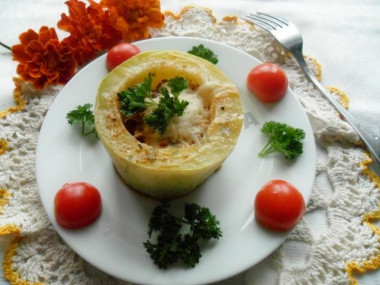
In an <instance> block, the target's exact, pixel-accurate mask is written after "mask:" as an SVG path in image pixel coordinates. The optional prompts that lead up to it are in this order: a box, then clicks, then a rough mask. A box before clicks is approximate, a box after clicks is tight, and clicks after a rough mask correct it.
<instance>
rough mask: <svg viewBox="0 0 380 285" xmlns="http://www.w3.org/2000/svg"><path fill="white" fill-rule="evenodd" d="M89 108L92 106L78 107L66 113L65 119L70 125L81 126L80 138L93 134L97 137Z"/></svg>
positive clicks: (92, 114) (92, 115)
mask: <svg viewBox="0 0 380 285" xmlns="http://www.w3.org/2000/svg"><path fill="white" fill-rule="evenodd" d="M91 108H92V104H84V105H79V106H77V107H76V108H75V109H74V110H72V111H70V112H69V113H67V115H66V119H67V121H68V123H69V124H70V125H76V124H79V125H80V126H81V135H82V136H88V135H91V134H94V135H95V136H96V137H98V135H97V133H96V129H95V120H94V113H93V112H92V110H91Z"/></svg>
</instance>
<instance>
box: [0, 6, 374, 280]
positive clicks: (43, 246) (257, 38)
mask: <svg viewBox="0 0 380 285" xmlns="http://www.w3.org/2000/svg"><path fill="white" fill-rule="evenodd" d="M151 35H152V37H163V36H194V37H203V38H207V39H213V40H216V41H220V42H223V43H226V44H229V45H232V46H234V47H237V48H240V49H242V50H245V51H246V52H248V53H250V54H252V55H253V56H255V57H257V58H259V59H260V60H262V61H271V62H275V63H277V64H279V65H281V66H282V67H283V68H284V69H285V71H286V73H287V75H288V78H289V82H290V87H291V88H292V89H293V91H294V94H295V95H296V97H297V98H298V100H299V101H300V102H301V104H302V105H303V107H304V108H305V111H306V113H307V115H308V117H309V119H310V122H311V124H312V127H313V131H314V134H315V139H316V143H317V145H318V165H317V173H316V180H315V184H314V188H313V192H312V196H311V199H310V201H309V203H308V207H307V214H306V215H305V217H304V218H303V220H302V221H301V222H300V223H299V224H298V225H297V226H296V228H295V229H294V230H293V231H292V232H291V234H290V236H289V237H288V239H287V240H286V241H285V243H284V244H283V245H282V246H281V247H280V248H279V249H277V250H276V251H275V252H274V253H273V254H272V255H271V256H269V257H268V258H267V259H266V260H264V261H263V262H261V263H260V264H258V265H256V266H254V267H253V268H252V269H250V270H248V271H246V272H243V273H241V274H239V275H238V276H235V277H233V278H231V279H230V280H226V281H223V282H222V283H223V284H244V283H245V284H270V282H275V283H278V284H287V285H288V284H348V283H350V281H351V282H352V283H355V280H354V279H353V275H352V272H353V271H366V270H369V269H371V267H372V268H378V267H379V260H380V257H379V246H380V244H379V236H378V233H377V232H379V230H378V229H377V227H376V226H374V225H373V224H371V221H372V220H371V219H372V218H377V217H378V216H379V213H378V212H379V208H378V204H379V201H380V194H379V188H380V186H379V185H380V184H379V178H378V177H376V176H374V175H373V174H372V173H371V172H370V171H369V170H368V168H367V166H366V165H367V163H368V156H367V155H366V153H365V152H364V151H363V150H362V149H361V148H359V147H358V146H357V142H358V137H357V135H356V133H355V132H354V131H353V130H352V129H351V127H350V126H349V125H348V124H346V123H345V122H344V121H342V120H341V119H340V118H339V116H338V115H337V114H336V112H335V111H334V109H333V108H332V107H331V106H330V105H329V104H328V103H327V101H325V100H324V99H323V98H322V97H321V95H320V94H319V93H318V92H317V91H315V90H314V89H313V87H312V85H311V84H310V83H309V82H308V81H307V80H306V79H305V77H304V76H303V74H302V72H301V70H300V69H299V68H298V66H297V64H296V62H295V61H294V60H293V59H292V58H291V57H289V55H288V54H286V53H284V51H283V50H282V49H281V48H280V47H279V46H277V45H276V43H275V42H274V41H273V39H272V38H271V36H269V35H268V34H267V33H266V32H264V31H262V30H260V29H255V28H253V27H252V26H251V25H249V24H245V23H238V22H237V20H236V19H235V18H233V17H227V18H225V19H223V20H220V21H217V19H215V17H214V16H213V15H212V13H211V11H209V10H208V9H205V8H200V7H191V8H187V9H184V10H183V11H182V13H181V14H180V15H179V16H175V15H172V14H168V15H167V16H166V20H165V26H164V27H163V28H162V29H154V30H151ZM307 60H308V64H309V65H310V68H311V69H312V71H313V72H314V74H316V75H318V76H319V75H320V74H319V73H320V67H319V66H318V64H317V62H316V61H315V60H313V59H311V58H307ZM59 89H60V88H59V87H49V88H46V89H45V90H43V91H42V92H41V93H40V94H36V93H38V92H36V91H35V90H33V89H31V88H30V87H28V86H26V85H21V86H20V92H21V94H22V96H23V98H25V99H26V100H27V104H26V106H25V108H24V110H23V111H19V112H13V113H10V114H8V115H7V116H6V117H5V118H2V119H0V146H1V148H0V149H1V150H2V152H1V155H0V210H1V215H0V234H2V235H13V237H14V238H13V240H12V242H11V244H10V247H9V250H8V251H7V253H6V256H5V258H4V265H3V267H4V271H5V276H6V278H8V279H9V280H10V282H11V283H13V284H24V283H22V282H27V283H25V284H29V283H33V282H42V283H45V284H128V283H127V282H123V281H120V280H117V279H115V278H113V277H111V276H109V275H107V274H105V273H103V272H100V271H98V270H97V269H95V268H93V267H91V266H90V265H88V264H87V263H86V262H84V261H83V260H82V259H81V258H80V257H78V256H77V255H76V254H75V253H74V252H73V251H72V250H71V249H70V248H69V247H68V246H66V245H65V244H64V243H63V242H62V240H61V239H60V238H59V236H58V235H57V233H56V232H55V231H54V229H53V227H52V226H51V224H50V223H49V221H48V218H47V216H46V214H45V211H44V209H43V207H42V204H41V202H40V199H39V195H38V190H37V185H36V180H35V173H34V172H35V168H34V167H35V165H34V161H35V151H36V143H37V138H38V134H39V128H40V126H41V124H42V121H43V119H44V115H45V114H46V111H47V110H48V108H49V106H50V105H51V103H52V102H53V100H54V98H55V95H56V94H57V93H58V91H59ZM332 94H333V95H334V96H337V97H338V98H340V94H339V92H336V91H333V92H332ZM252 254H254V252H253V253H252ZM226 258H228V257H226ZM376 258H377V259H376ZM28 282H29V283H28Z"/></svg>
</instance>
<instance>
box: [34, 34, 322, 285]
mask: <svg viewBox="0 0 380 285" xmlns="http://www.w3.org/2000/svg"><path fill="white" fill-rule="evenodd" d="M201 43H202V44H204V45H205V46H206V47H208V48H210V49H212V50H213V51H214V52H215V53H216V54H217V55H218V57H219V63H218V64H217V65H218V66H219V68H221V69H222V70H223V71H224V72H225V73H226V74H227V75H228V76H229V77H230V78H231V80H232V81H233V82H234V83H235V84H236V85H237V86H238V88H239V91H240V93H241V97H242V101H243V104H244V110H245V120H244V126H243V128H242V132H241V134H240V137H239V140H238V143H237V145H236V148H235V150H234V151H233V152H232V153H231V155H230V156H229V157H228V158H227V160H226V161H225V162H224V164H223V166H222V167H221V168H220V169H219V170H218V171H217V172H216V173H215V174H213V175H212V176H211V177H210V178H209V179H208V180H207V181H206V182H205V183H204V184H202V185H201V186H200V187H199V188H198V189H197V190H196V191H194V192H193V193H191V194H189V195H187V196H185V197H182V198H180V199H177V200H175V201H173V202H172V203H171V204H172V208H173V209H174V210H175V211H178V213H179V212H180V211H181V210H182V209H183V205H184V203H185V202H195V203H197V204H199V205H201V206H205V207H208V208H210V210H211V212H212V213H214V214H215V215H216V217H217V218H218V220H219V221H220V225H221V229H222V231H223V237H222V238H221V239H220V240H218V241H216V242H211V243H210V244H209V245H208V246H207V247H206V248H203V251H202V258H201V260H200V263H199V264H197V265H196V267H195V268H192V269H188V268H183V267H180V266H177V267H174V268H172V269H168V270H161V269H158V268H157V267H156V266H155V265H154V264H153V262H152V261H151V259H150V257H149V255H148V254H147V253H146V251H145V248H144V247H143V242H145V241H146V240H147V239H148V236H147V225H148V220H149V217H150V215H151V213H152V211H153V209H154V207H155V206H157V205H158V202H156V201H154V200H152V199H150V198H147V197H144V196H142V195H140V194H138V193H136V192H135V191H133V190H131V189H129V188H128V187H127V186H125V185H124V184H123V182H122V181H121V180H120V179H119V177H118V175H117V174H116V172H115V170H114V168H113V166H112V162H111V159H110V158H109V156H108V154H107V153H106V151H105V149H104V148H103V145H102V143H101V142H100V141H94V140H91V139H89V138H81V137H80V135H79V130H78V129H76V128H75V127H73V126H70V125H69V124H68V123H67V120H66V114H67V113H68V112H69V111H71V110H72V109H74V108H76V106H78V105H82V104H85V103H92V104H94V103H95V97H96V93H97V88H98V85H99V83H100V81H101V80H102V78H103V77H104V76H105V75H106V73H107V70H106V67H105V56H104V55H103V56H101V57H99V58H98V59H96V60H94V61H93V62H91V63H90V64H88V65H87V66H86V67H85V68H83V69H82V70H81V71H80V72H79V73H78V74H77V75H76V76H75V77H74V78H73V79H72V80H71V81H70V82H69V83H68V84H67V85H66V86H65V87H64V88H63V89H62V91H61V92H60V94H59V95H58V97H57V98H56V100H55V102H54V103H53V105H52V106H51V107H50V109H49V111H48V113H47V115H46V118H45V121H44V123H43V126H42V128H41V132H40V137H39V140H38V148H37V161H36V163H37V166H36V168H37V172H36V174H37V182H38V187H39V192H40V196H41V200H42V203H43V205H44V207H45V209H46V212H47V214H48V216H49V218H50V220H51V222H52V223H53V225H54V226H55V228H56V230H57V232H58V233H59V235H60V236H61V237H62V238H63V239H64V240H65V241H66V242H67V244H68V245H69V246H70V247H71V248H72V249H73V250H74V251H75V252H77V253H78V254H79V255H80V256H81V257H83V258H84V259H85V260H87V261H88V262H90V263H91V264H93V265H94V266H96V267H97V268H99V269H101V270H103V271H105V272H107V273H109V274H111V275H113V276H115V277H118V278H120V279H124V280H128V281H131V282H136V283H148V284H165V285H168V284H176V285H178V284H204V283H209V282H215V281H218V280H222V279H225V278H228V277H230V276H232V275H235V274H237V273H239V272H242V271H243V270H245V269H247V268H249V267H250V266H252V265H254V264H256V263H257V262H259V261H261V260H262V259H264V258H265V257H266V256H268V255H269V254H270V253H271V252H272V251H274V250H275V249H276V248H277V247H278V246H279V245H280V244H281V243H282V242H283V240H284V239H285V238H286V236H287V234H288V233H286V232H285V233H277V232H271V231H267V230H265V229H263V228H262V227H260V226H259V225H258V224H257V223H256V221H255V219H254V213H253V201H254V198H255V195H256V193H257V191H258V190H259V188H260V187H261V186H262V185H264V184H265V183H266V182H267V181H268V180H271V179H284V180H287V181H289V182H290V183H292V184H294V185H295V186H296V187H297V188H298V189H299V190H300V191H301V192H302V194H303V196H304V198H305V200H306V201H308V200H309V196H310V193H311V189H312V184H313V181H314V175H315V155H316V154H315V143H314V139H313V133H312V130H311V127H310V124H309V121H308V118H307V116H306V114H305V112H304V111H303V109H302V107H301V105H300V104H299V103H298V101H297V100H296V98H295V97H294V95H293V94H292V92H291V91H290V90H288V93H287V95H286V96H285V97H284V98H283V100H281V101H280V102H278V103H276V104H272V105H264V104H261V103H260V102H259V101H257V100H256V99H255V98H254V96H253V95H252V94H250V93H249V91H248V90H247V88H246V85H245V81H246V76H247V74H248V72H249V70H250V69H252V68H253V67H254V66H256V65H257V64H259V63H260V61H259V60H257V59H255V58H254V57H252V56H250V55H248V54H247V53H245V52H243V51H241V50H238V49H236V48H233V47H230V46H227V45H224V44H221V43H217V42H213V41H209V40H204V39H198V38H178V37H174V38H173V37H172V38H156V39H149V40H145V41H141V42H137V43H136V45H137V46H139V47H140V49H141V50H143V51H145V50H168V49H176V50H180V51H185V52H186V51H188V50H190V49H191V48H192V47H193V46H194V45H199V44H201ZM268 120H275V121H281V122H285V123H288V124H290V125H292V126H294V127H299V128H302V129H304V130H305V132H306V139H305V142H304V153H303V154H302V155H301V156H300V157H299V158H298V159H297V160H296V161H294V162H289V161H286V160H284V159H283V158H282V157H281V156H278V155H271V156H269V157H267V158H259V157H258V156H257V153H258V152H259V151H260V150H261V148H262V147H263V146H264V144H265V142H266V137H265V135H263V134H262V133H261V132H260V128H261V126H262V124H263V123H264V122H266V121H268ZM77 181H85V182H88V183H91V184H93V185H95V186H96V187H97V188H98V189H99V190H100V192H101V195H102V203H103V210H102V214H101V216H100V217H99V219H98V220H97V221H96V222H95V223H93V224H92V225H90V226H88V227H86V228H83V229H79V230H66V229H64V228H61V227H60V226H58V225H57V223H56V221H55V217H54V196H55V194H56V192H57V191H58V189H59V188H60V187H61V186H62V185H63V184H64V183H67V182H77Z"/></svg>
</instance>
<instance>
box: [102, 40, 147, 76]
mask: <svg viewBox="0 0 380 285" xmlns="http://www.w3.org/2000/svg"><path fill="white" fill-rule="evenodd" d="M139 52H140V49H139V48H138V47H137V46H135V45H134V44H130V43H120V44H117V45H115V46H113V47H112V48H110V50H109V51H108V54H107V57H106V65H107V69H108V71H111V70H112V69H114V68H115V67H116V66H118V65H119V64H120V63H122V62H124V61H126V60H127V59H129V58H131V57H132V56H134V55H136V54H138V53H139Z"/></svg>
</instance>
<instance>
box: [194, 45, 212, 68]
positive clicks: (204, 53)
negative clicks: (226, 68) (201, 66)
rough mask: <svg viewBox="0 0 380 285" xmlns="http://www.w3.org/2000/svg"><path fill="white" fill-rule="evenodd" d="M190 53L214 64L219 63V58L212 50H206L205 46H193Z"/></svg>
mask: <svg viewBox="0 0 380 285" xmlns="http://www.w3.org/2000/svg"><path fill="white" fill-rule="evenodd" d="M188 53H190V54H192V55H196V56H199V57H201V58H203V59H205V60H208V61H209V62H211V63H213V64H217V63H218V56H217V55H216V54H215V53H214V52H213V51H212V50H211V49H209V48H206V47H205V46H204V45H203V44H200V45H198V46H193V47H192V48H191V50H189V51H188Z"/></svg>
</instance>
